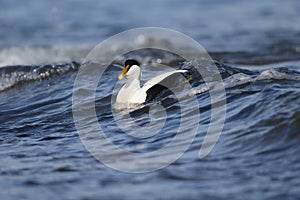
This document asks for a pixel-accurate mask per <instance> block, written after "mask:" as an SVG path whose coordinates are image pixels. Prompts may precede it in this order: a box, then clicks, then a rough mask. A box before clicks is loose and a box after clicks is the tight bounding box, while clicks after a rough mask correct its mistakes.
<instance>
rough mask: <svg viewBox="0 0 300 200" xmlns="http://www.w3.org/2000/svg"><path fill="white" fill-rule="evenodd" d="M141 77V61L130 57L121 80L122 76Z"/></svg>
mask: <svg viewBox="0 0 300 200" xmlns="http://www.w3.org/2000/svg"><path fill="white" fill-rule="evenodd" d="M124 77H125V78H127V79H129V78H137V79H140V78H141V68H140V63H139V62H138V61H136V60H133V59H128V60H126V61H125V63H124V69H123V70H122V72H121V74H120V75H119V80H121V79H122V78H124Z"/></svg>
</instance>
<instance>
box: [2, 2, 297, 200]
mask: <svg viewBox="0 0 300 200" xmlns="http://www.w3.org/2000/svg"><path fill="white" fill-rule="evenodd" d="M299 9H300V3H299V2H298V1H296V0H295V1H292V0H291V1H285V2H282V1H257V2H253V1H234V0H231V1H226V2H225V1H149V2H140V1H131V2H130V3H129V2H125V1H117V0H116V1H110V2H101V1H82V2H80V1H63V2H55V3H54V2H50V1H34V0H31V1H26V2H24V3H22V2H18V1H1V2H0V26H1V29H0V38H1V40H0V66H1V67H0V134H1V136H0V152H1V153H0V158H1V162H0V186H1V187H0V188H1V189H0V197H1V199H53V198H55V199H141V198H142V199H171V198H172V199H204V198H205V199H228V198H232V199H299V198H300V192H299V187H300V176H299V174H300V165H299V163H300V157H299V153H300V146H299V142H300V133H299V130H300V108H299V105H300V68H299V67H300V41H299V36H300V26H299V22H300V14H299ZM144 26H160V27H166V28H172V29H175V30H177V31H181V32H183V33H185V34H187V35H189V36H190V37H192V38H194V39H195V40H196V41H198V42H199V43H200V44H201V45H203V46H204V47H205V48H206V50H207V51H208V52H209V53H210V55H211V57H212V58H213V59H214V60H217V61H219V62H218V63H217V67H218V69H219V71H220V74H221V76H222V77H223V81H224V86H225V88H226V97H227V98H226V100H227V113H226V119H225V124H224V129H223V132H222V135H221V137H220V138H219V140H218V142H217V144H216V146H215V147H214V149H213V151H212V152H210V154H209V155H208V156H207V157H205V158H204V159H199V158H198V153H199V149H200V146H201V144H202V141H203V137H204V135H205V131H206V130H207V128H208V124H209V120H210V114H211V102H210V96H209V93H208V92H207V91H206V90H203V88H205V84H204V83H203V81H202V80H201V77H194V78H195V79H193V80H192V82H191V84H192V86H193V88H192V89H193V90H184V91H182V92H181V94H182V96H189V95H190V94H191V92H192V93H193V94H196V97H197V100H198V102H199V105H200V109H199V110H200V113H201V115H200V123H199V127H200V128H199V130H198V134H197V136H196V137H195V140H194V142H193V144H192V145H191V146H190V147H189V148H188V150H187V151H186V152H185V153H184V155H183V156H182V157H181V158H180V159H178V160H177V161H175V162H174V163H172V164H171V165H169V166H168V167H166V168H163V169H160V170H156V171H153V172H149V173H143V174H132V173H125V172H120V171H117V170H113V169H111V168H109V167H107V166H105V165H103V164H101V163H100V162H99V161H97V160H96V159H95V158H94V157H92V156H91V155H90V153H89V152H88V151H87V150H86V148H85V147H84V146H83V144H82V141H81V139H80V137H79V135H78V132H77V130H76V127H75V124H74V119H73V113H72V95H73V84H74V80H75V78H76V75H77V72H78V70H79V68H80V66H81V64H82V63H83V62H84V58H85V57H86V56H87V54H88V53H89V51H90V50H91V49H92V48H93V47H94V46H95V45H97V44H98V43H99V42H101V41H102V40H104V39H106V38H107V37H110V36H112V35H114V34H117V33H119V32H121V31H125V30H127V29H130V28H136V27H144ZM153 39H154V40H155V39H156V38H153ZM158 41H159V40H158ZM169 42H170V43H172V42H174V41H172V40H170V41H169ZM116 45H117V47H119V48H122V45H123V44H120V45H118V44H116ZM111 51H113V48H112V49H107V53H108V54H109V53H110V52H111ZM105 53H106V52H105ZM133 56H134V57H137V58H140V59H141V60H142V61H143V62H144V63H145V64H147V63H148V64H149V60H150V61H153V62H155V61H157V60H158V59H160V60H161V61H162V62H163V63H166V64H168V65H170V66H172V67H174V68H178V67H182V63H181V62H180V61H181V60H180V58H178V57H176V56H174V55H170V54H166V53H164V52H161V53H159V52H156V51H152V50H146V51H143V52H135V53H133ZM185 65H186V66H184V67H188V65H189V64H188V63H187V64H185ZM121 69H122V67H121V66H120V65H119V61H116V62H115V63H114V64H113V65H111V66H110V67H109V68H108V70H107V71H106V73H105V74H104V76H103V77H102V81H103V83H105V84H103V85H101V86H102V87H99V88H97V93H96V101H95V102H96V104H95V105H96V107H95V108H96V114H97V118H98V120H99V123H100V124H101V126H102V127H103V129H104V130H105V131H107V132H108V135H109V136H110V137H111V139H112V140H113V141H115V143H117V144H118V145H119V146H121V147H124V148H127V149H133V150H137V151H143V150H147V151H152V150H154V149H157V148H160V147H161V146H162V145H164V144H166V143H168V142H169V141H170V140H171V139H172V137H174V134H173V133H174V129H176V128H177V123H178V120H179V119H180V114H178V104H177V103H176V101H174V99H172V97H170V96H167V95H166V96H161V97H160V98H159V99H157V101H158V102H162V105H165V106H166V109H167V110H168V112H169V114H170V121H169V124H168V126H167V127H165V129H164V130H165V131H164V132H163V133H162V134H160V135H157V136H155V137H152V138H149V140H146V143H143V146H142V147H141V144H140V143H139V141H132V139H130V138H128V137H126V135H124V134H121V133H120V131H119V129H118V127H116V126H115V124H114V121H113V120H114V119H113V116H112V114H111V113H112V112H111V98H112V97H113V96H114V95H115V94H113V95H112V92H113V89H114V87H115V84H117V77H118V75H119V73H120V71H121ZM163 71H165V69H164V68H155V69H154V70H153V69H152V68H144V69H143V73H144V74H145V77H146V78H148V77H151V75H149V74H154V73H160V72H163ZM88 100H89V99H84V98H83V101H88ZM184 102H185V105H186V106H187V107H189V108H190V109H191V111H192V110H193V109H192V108H193V105H192V104H191V102H190V101H189V99H188V98H187V99H185V101H184ZM147 106H148V107H149V106H151V105H146V107H145V108H144V109H140V110H138V111H136V112H134V113H132V116H133V117H135V118H136V119H137V120H138V122H139V123H141V124H143V123H145V124H147V120H148V119H147V118H146V117H144V114H145V115H147V113H148V109H147V108H148V107H147ZM160 109H161V108H156V109H154V110H152V112H154V114H155V113H158V112H160V111H161V110H160ZM88 119H89V118H87V121H88ZM172 122H174V123H172ZM184 133H185V134H188V133H189V130H185V132H184ZM147 142H148V143H147ZM178 148H179V146H178ZM103 149H104V150H105V149H106V150H109V147H107V146H105V145H104V146H103ZM174 151H176V149H174ZM110 156H111V157H110V159H112V160H127V161H128V163H130V162H132V160H131V159H132V158H130V157H124V156H122V155H117V154H113V153H112V154H111V155H110ZM151 164H153V163H148V165H149V166H151Z"/></svg>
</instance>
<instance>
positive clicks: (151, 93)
mask: <svg viewBox="0 0 300 200" xmlns="http://www.w3.org/2000/svg"><path fill="white" fill-rule="evenodd" d="M185 72H187V70H175V71H171V72H166V73H163V74H161V75H158V76H156V77H154V78H152V79H150V80H149V81H147V82H146V83H145V84H144V86H143V87H141V86H140V80H141V75H142V73H141V68H140V64H139V62H138V61H136V60H133V59H129V60H126V61H125V64H124V69H123V70H122V72H121V74H120V75H119V80H121V79H123V78H124V77H125V78H126V79H127V82H126V83H125V84H124V85H123V87H122V88H121V89H120V91H119V92H118V94H117V98H116V104H125V105H129V104H143V103H147V102H149V101H151V100H153V99H154V98H156V97H157V95H158V94H159V93H160V92H161V91H163V90H165V89H168V88H167V87H166V85H168V83H170V82H171V83H172V82H174V78H175V77H174V75H178V74H180V73H185Z"/></svg>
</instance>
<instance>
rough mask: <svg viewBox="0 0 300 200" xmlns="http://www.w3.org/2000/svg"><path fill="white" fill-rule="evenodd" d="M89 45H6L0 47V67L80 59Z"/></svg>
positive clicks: (87, 50) (88, 49)
mask: <svg viewBox="0 0 300 200" xmlns="http://www.w3.org/2000/svg"><path fill="white" fill-rule="evenodd" d="M90 50H91V46H88V45H81V46H54V47H8V48H4V49H0V67H3V66H10V65H41V64H48V63H59V62H71V61H81V60H82V59H83V58H84V57H85V56H86V55H87V54H88V52H89V51H90Z"/></svg>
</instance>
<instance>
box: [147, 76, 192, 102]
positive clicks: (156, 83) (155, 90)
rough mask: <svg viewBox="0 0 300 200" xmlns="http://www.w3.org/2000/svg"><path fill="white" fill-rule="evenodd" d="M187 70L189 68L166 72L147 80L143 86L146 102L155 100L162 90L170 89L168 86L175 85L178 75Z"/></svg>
mask: <svg viewBox="0 0 300 200" xmlns="http://www.w3.org/2000/svg"><path fill="white" fill-rule="evenodd" d="M185 72H187V70H176V71H172V72H166V73H163V74H161V75H158V76H156V77H154V78H152V79H150V80H149V81H147V82H146V83H145V85H144V86H143V88H142V89H143V90H144V91H145V92H146V102H149V101H151V100H153V99H154V98H155V97H156V96H157V95H158V94H159V93H160V92H161V91H163V90H165V89H168V87H167V86H169V87H170V86H172V85H174V80H176V77H177V76H178V75H179V74H181V73H185ZM172 83H173V84H172Z"/></svg>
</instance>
